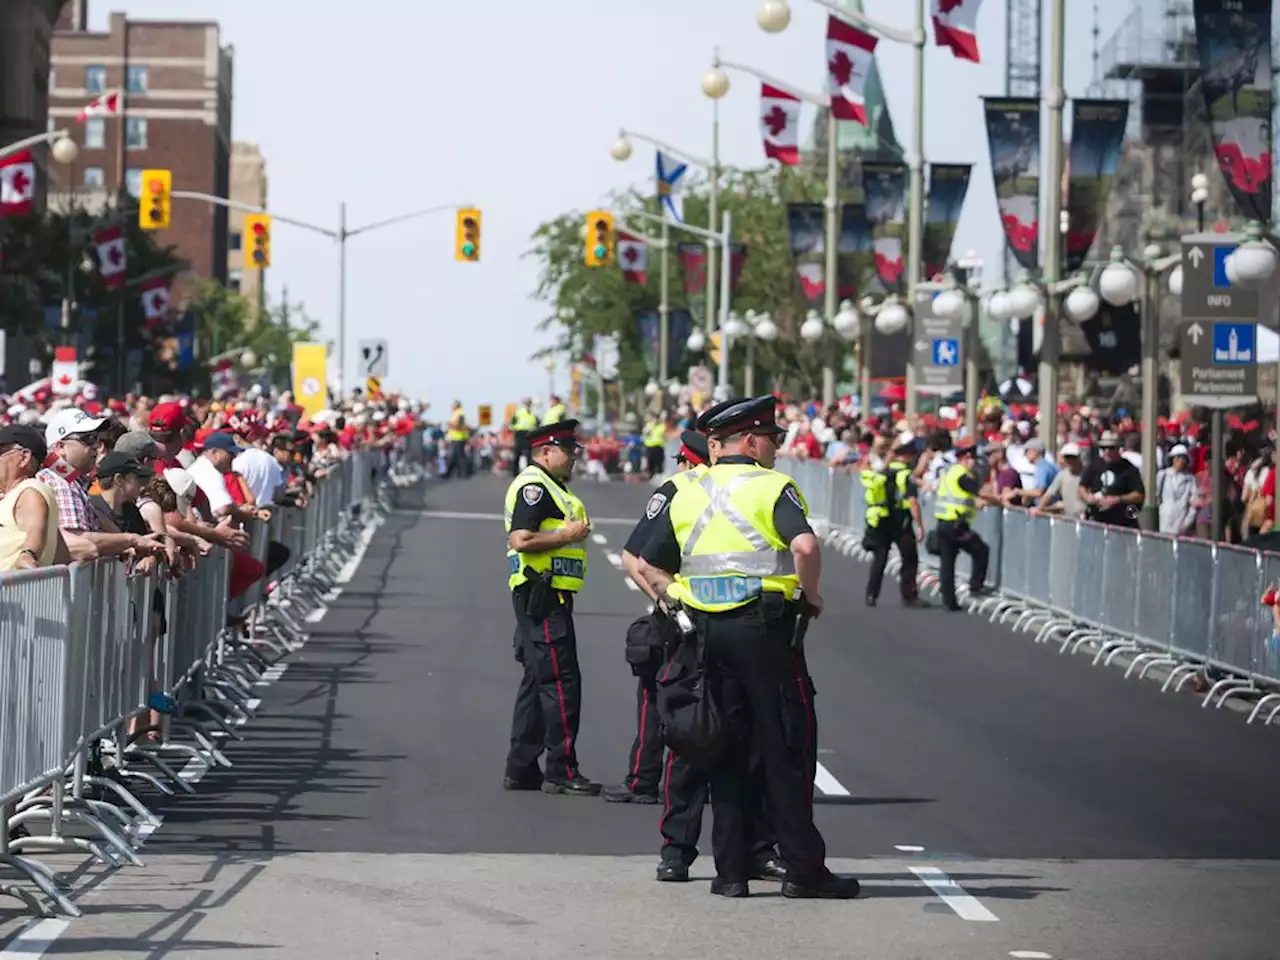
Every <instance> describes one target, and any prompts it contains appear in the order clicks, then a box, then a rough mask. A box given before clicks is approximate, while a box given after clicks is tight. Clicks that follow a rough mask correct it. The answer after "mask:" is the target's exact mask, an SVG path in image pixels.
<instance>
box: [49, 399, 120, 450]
mask: <svg viewBox="0 0 1280 960" xmlns="http://www.w3.org/2000/svg"><path fill="white" fill-rule="evenodd" d="M106 422H107V418H106V417H91V416H90V415H89V414H87V413H85V412H84V411H83V410H78V409H76V408H75V407H70V408H68V409H66V410H59V411H58V412H57V413H56V414H54V415H53V417H51V418H50V420H49V425H48V426H47V427H45V430H44V442H45V443H47V444H48V445H49V446H51V447H52V446H53V445H54V444H55V443H58V442H59V441H61V440H65V439H67V437H72V436H75V435H76V434H81V433H93V431H95V430H97V429H98V428H99V427H100V426H102V425H103V424H104V423H106Z"/></svg>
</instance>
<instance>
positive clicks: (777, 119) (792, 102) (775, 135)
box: [760, 83, 800, 167]
mask: <svg viewBox="0 0 1280 960" xmlns="http://www.w3.org/2000/svg"><path fill="white" fill-rule="evenodd" d="M760 135H761V136H762V137H764V155H765V156H766V157H768V158H769V159H770V160H777V161H778V162H779V163H781V164H783V165H784V166H788V167H794V166H795V165H796V164H798V163H799V162H800V101H799V99H797V98H796V97H793V96H792V95H791V94H789V93H787V92H786V91H785V90H779V89H778V88H777V87H771V86H769V84H767V83H762V84H760Z"/></svg>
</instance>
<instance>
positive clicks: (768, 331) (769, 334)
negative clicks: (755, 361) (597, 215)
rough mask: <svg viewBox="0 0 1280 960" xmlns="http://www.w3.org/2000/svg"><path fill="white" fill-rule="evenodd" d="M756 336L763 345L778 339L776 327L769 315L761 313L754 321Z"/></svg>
mask: <svg viewBox="0 0 1280 960" xmlns="http://www.w3.org/2000/svg"><path fill="white" fill-rule="evenodd" d="M756 336H757V337H758V338H759V339H761V340H763V341H764V342H765V343H769V342H771V341H773V340H777V339H778V325H777V324H776V323H774V322H773V317H771V316H769V314H767V313H763V314H761V315H760V318H759V319H758V320H756Z"/></svg>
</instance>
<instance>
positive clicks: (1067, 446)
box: [1058, 443, 1080, 457]
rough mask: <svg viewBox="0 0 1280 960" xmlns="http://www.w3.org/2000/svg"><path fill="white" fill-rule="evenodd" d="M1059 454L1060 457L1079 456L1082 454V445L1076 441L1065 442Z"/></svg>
mask: <svg viewBox="0 0 1280 960" xmlns="http://www.w3.org/2000/svg"><path fill="white" fill-rule="evenodd" d="M1058 456H1060V457H1078V456H1080V446H1079V445H1078V444H1075V443H1064V444H1063V445H1062V446H1061V447H1060V448H1059V449H1058Z"/></svg>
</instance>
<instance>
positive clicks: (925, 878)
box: [907, 867, 1000, 923]
mask: <svg viewBox="0 0 1280 960" xmlns="http://www.w3.org/2000/svg"><path fill="white" fill-rule="evenodd" d="M907 869H908V870H910V871H911V872H912V873H914V874H915V875H916V876H917V877H919V878H920V880H921V882H922V883H924V885H925V886H926V887H928V888H929V889H930V890H932V891H933V892H934V894H935V895H936V896H937V897H938V899H939V900H941V901H942V902H943V903H945V904H946V905H947V906H948V907H950V908H951V909H952V910H953V911H954V912H955V914H956V916H958V917H959V918H960V919H961V920H969V921H971V922H973V923H998V922H999V920H1000V918H999V917H997V916H996V915H995V914H994V913H992V912H991V911H990V910H988V909H987V908H986V907H984V906H983V905H982V904H981V903H980V902H979V901H978V899H977V898H976V897H974V896H973V895H971V894H970V893H969V892H968V891H966V890H965V888H964V887H962V886H960V884H958V883H956V882H955V881H954V880H952V879H951V878H950V877H949V876H947V875H946V874H945V873H943V872H942V871H941V870H939V869H938V868H937V867H907Z"/></svg>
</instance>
